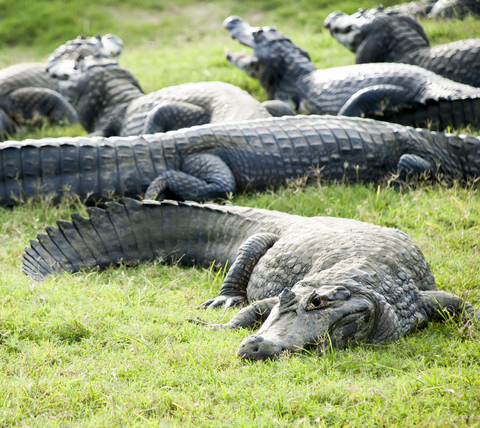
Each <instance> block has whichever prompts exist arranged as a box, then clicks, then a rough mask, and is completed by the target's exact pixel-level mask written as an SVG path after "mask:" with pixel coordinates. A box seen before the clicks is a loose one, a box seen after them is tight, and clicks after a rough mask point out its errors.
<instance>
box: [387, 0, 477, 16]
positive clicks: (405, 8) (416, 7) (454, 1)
mask: <svg viewBox="0 0 480 428" xmlns="http://www.w3.org/2000/svg"><path fill="white" fill-rule="evenodd" d="M386 10H388V11H392V12H401V13H406V14H407V15H411V16H414V17H427V18H433V19H453V18H457V19H464V18H465V17H466V16H468V15H473V16H478V15H480V2H478V1H477V0H438V1H428V0H420V1H412V2H410V3H403V4H398V5H395V6H392V7H389V8H387V9H386Z"/></svg>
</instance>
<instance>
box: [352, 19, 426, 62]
mask: <svg viewBox="0 0 480 428" xmlns="http://www.w3.org/2000/svg"><path fill="white" fill-rule="evenodd" d="M380 24H381V25H380ZM417 27H419V26H417V25H415V24H414V23H412V22H410V21H406V22H396V21H394V22H392V21H389V20H381V21H379V22H378V25H375V26H372V28H371V30H370V31H369V35H368V36H367V37H366V38H365V40H364V41H363V42H362V43H361V44H360V46H359V48H358V50H357V63H368V62H405V61H404V58H406V57H408V55H409V54H410V53H412V52H414V51H417V50H418V49H423V48H428V47H429V43H428V38H427V36H426V35H425V34H424V33H423V29H422V28H421V27H419V28H417ZM421 33H423V35H422V34H421Z"/></svg>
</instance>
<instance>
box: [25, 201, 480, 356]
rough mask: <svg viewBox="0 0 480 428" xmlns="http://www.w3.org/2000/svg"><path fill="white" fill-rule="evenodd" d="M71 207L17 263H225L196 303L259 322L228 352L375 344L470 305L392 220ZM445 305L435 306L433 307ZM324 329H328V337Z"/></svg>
mask: <svg viewBox="0 0 480 428" xmlns="http://www.w3.org/2000/svg"><path fill="white" fill-rule="evenodd" d="M89 216H90V218H89V219H87V218H84V217H82V216H81V215H79V214H73V215H72V220H73V222H72V223H70V222H67V221H58V222H57V224H58V229H57V228H55V227H47V229H46V232H47V233H46V234H44V233H41V234H39V235H37V239H38V241H34V240H32V241H30V242H31V247H26V248H25V251H26V253H25V254H24V256H23V270H24V272H25V273H26V274H27V275H30V276H31V277H32V278H34V279H35V280H39V281H41V280H44V279H45V277H47V276H48V275H50V274H52V273H54V272H61V271H68V272H77V271H79V270H82V269H87V268H91V267H95V266H107V265H110V264H118V263H126V264H136V263H139V262H143V261H147V260H154V259H155V258H156V257H158V256H159V255H161V256H163V257H165V259H164V260H165V261H166V262H175V261H179V263H181V264H184V265H197V264H200V265H206V266H209V265H211V264H212V263H213V262H215V263H216V264H220V265H222V266H225V265H227V264H228V266H229V267H230V269H229V271H228V273H227V275H226V277H225V280H224V282H223V285H222V288H221V290H220V295H219V296H218V297H216V298H214V299H212V300H209V301H207V302H205V303H204V304H203V307H205V308H214V307H219V306H225V307H232V306H243V304H244V303H248V304H249V305H250V306H248V307H246V308H244V309H242V310H241V311H240V312H238V313H237V314H236V315H235V316H234V317H233V319H232V320H231V321H230V322H228V323H227V324H225V325H223V326H222V327H228V328H240V327H253V326H255V325H256V324H258V323H260V322H261V321H262V320H265V323H264V325H263V327H262V328H261V330H260V331H259V332H258V333H257V334H256V335H253V336H251V337H249V338H247V339H245V340H244V341H243V342H242V344H241V346H240V349H239V350H238V355H239V356H240V357H242V358H250V359H264V358H272V357H275V356H277V355H279V354H280V353H281V352H283V351H285V350H289V351H293V352H298V351H299V350H302V349H305V348H306V347H310V346H320V348H321V350H325V349H327V348H328V347H329V344H330V343H331V344H332V345H333V346H334V347H338V348H341V347H345V346H347V345H348V344H350V343H351V342H367V343H373V344H383V343H386V342H388V341H391V340H397V339H399V338H401V337H403V336H405V335H407V334H409V333H412V332H413V331H415V330H416V329H417V328H419V327H424V326H425V325H426V324H427V323H428V322H429V321H440V320H442V319H443V316H444V315H445V313H447V312H449V313H450V314H452V315H459V316H461V317H464V318H466V319H469V318H476V319H477V320H479V321H480V314H479V313H478V312H477V311H476V310H475V308H474V307H473V306H472V305H470V304H469V303H466V302H464V301H463V300H462V299H460V298H459V297H457V296H455V295H453V294H449V293H445V292H442V291H438V290H437V289H436V287H435V280H434V277H433V275H432V273H431V271H430V269H429V266H428V263H427V261H426V260H425V258H424V256H423V254H422V252H421V251H420V249H419V248H418V247H417V246H416V245H415V244H414V243H413V242H412V241H411V240H410V239H409V238H408V236H407V235H406V234H405V233H403V232H401V231H399V230H397V229H390V228H385V227H380V226H375V225H371V224H368V223H364V222H360V221H356V220H348V219H341V218H333V217H314V218H306V217H299V216H294V215H289V214H284V213H280V212H277V211H268V210H261V209H254V208H244V207H235V206H216V205H198V204H196V203H193V202H191V203H174V202H168V201H165V202H162V203H159V202H155V201H144V202H143V203H141V202H138V201H135V200H133V199H125V200H123V201H122V203H121V204H119V203H115V202H111V203H108V204H107V209H106V211H104V210H102V209H99V208H90V209H89ZM444 311H445V312H444ZM328 338H329V339H330V340H328Z"/></svg>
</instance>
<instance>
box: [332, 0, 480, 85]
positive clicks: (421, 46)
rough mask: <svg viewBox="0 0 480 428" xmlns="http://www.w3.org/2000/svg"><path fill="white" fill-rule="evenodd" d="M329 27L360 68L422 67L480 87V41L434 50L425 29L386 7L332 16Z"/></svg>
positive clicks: (335, 13)
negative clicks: (377, 65) (368, 65)
mask: <svg viewBox="0 0 480 428" xmlns="http://www.w3.org/2000/svg"><path fill="white" fill-rule="evenodd" d="M324 25H325V27H326V28H327V29H328V30H330V33H331V34H332V36H333V37H335V38H336V39H337V40H338V41H339V42H340V43H342V44H343V45H344V46H346V47H347V48H348V49H350V50H351V51H352V52H354V53H355V54H356V59H357V64H363V63H369V62H401V63H404V64H412V65H418V66H420V67H423V68H426V69H427V70H430V71H433V72H434V73H437V74H440V75H441V76H443V77H446V78H448V79H451V80H455V81H456V82H460V83H465V84H466V85H471V86H476V87H480V38H478V39H468V40H460V41H457V42H452V43H447V44H445V45H439V46H434V47H430V44H429V41H428V37H427V35H426V34H425V32H424V31H423V28H422V26H421V25H420V24H419V23H418V22H417V21H416V20H415V19H413V18H412V17H410V16H409V15H405V14H403V13H398V12H390V11H388V10H384V9H383V8H382V7H378V8H374V9H370V10H364V9H359V11H358V12H357V13H355V14H353V15H347V14H345V13H342V12H332V13H331V14H330V15H328V16H327V18H326V19H325V22H324Z"/></svg>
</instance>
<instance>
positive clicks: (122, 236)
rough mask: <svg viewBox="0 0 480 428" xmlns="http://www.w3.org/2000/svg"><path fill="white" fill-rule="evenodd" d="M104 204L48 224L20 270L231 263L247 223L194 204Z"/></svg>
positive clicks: (37, 273)
mask: <svg viewBox="0 0 480 428" xmlns="http://www.w3.org/2000/svg"><path fill="white" fill-rule="evenodd" d="M106 205H107V209H106V210H103V209H100V208H96V207H90V208H88V214H89V217H90V218H85V217H82V216H81V215H80V214H78V213H75V214H72V216H71V217H72V222H67V221H63V220H60V221H58V222H57V225H58V229H57V228H55V227H52V226H49V227H47V228H46V233H40V234H38V235H37V239H38V240H37V241H35V240H32V241H30V247H25V253H24V254H23V259H22V261H23V269H22V270H23V272H24V273H25V274H27V275H28V276H30V277H32V279H34V280H36V281H43V280H44V279H45V278H46V277H47V276H48V275H50V274H53V273H60V272H62V271H67V272H78V271H80V270H84V269H88V268H92V267H105V266H108V265H112V264H119V263H126V264H128V265H135V264H138V263H140V262H143V261H149V260H154V259H155V258H157V257H162V258H163V259H164V260H166V261H175V260H176V261H180V263H181V264H185V265H192V264H210V263H212V262H215V263H219V264H220V265H225V264H226V263H227V262H228V261H233V260H234V258H235V255H236V253H237V251H238V248H239V246H240V245H241V244H242V243H243V241H244V240H245V239H246V236H248V229H249V228H248V225H250V224H251V222H250V220H249V219H248V218H245V217H242V216H240V217H239V216H237V215H235V214H234V213H232V212H231V210H228V209H226V208H224V207H221V206H218V207H217V206H208V205H199V204H196V203H193V202H190V203H182V202H178V203H177V202H173V201H163V202H155V201H144V202H143V203H142V202H138V201H136V200H134V199H129V198H124V199H122V201H121V204H119V203H116V202H109V203H107V204H106ZM246 233H247V235H246Z"/></svg>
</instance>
